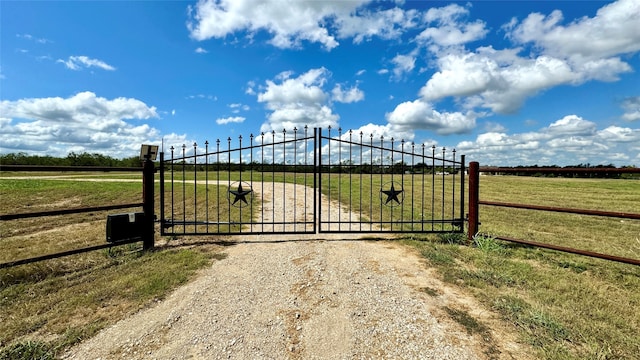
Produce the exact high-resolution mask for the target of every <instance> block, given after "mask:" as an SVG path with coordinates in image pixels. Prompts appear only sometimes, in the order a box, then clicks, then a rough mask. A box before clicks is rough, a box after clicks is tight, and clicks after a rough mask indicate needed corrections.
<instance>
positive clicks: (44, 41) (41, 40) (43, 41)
mask: <svg viewBox="0 0 640 360" xmlns="http://www.w3.org/2000/svg"><path fill="white" fill-rule="evenodd" d="M16 37H18V38H20V39H27V40H30V41H35V42H37V43H39V44H47V43H52V42H53V41H51V40H49V39H46V38H37V37H35V36H33V35H31V34H16Z"/></svg>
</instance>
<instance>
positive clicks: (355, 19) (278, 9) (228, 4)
mask: <svg viewBox="0 0 640 360" xmlns="http://www.w3.org/2000/svg"><path fill="white" fill-rule="evenodd" d="M370 2H371V0H353V1H293V2H288V1H287V2H285V1H279V0H263V1H259V2H256V1H252V0H200V1H198V3H197V4H196V5H195V6H193V7H189V13H190V15H189V17H190V19H189V21H188V22H187V28H188V29H189V31H190V34H191V37H192V38H194V39H196V40H200V41H201V40H207V39H210V38H218V39H220V38H225V37H226V36H228V35H231V34H234V33H237V32H245V33H246V36H247V37H248V38H252V37H253V35H254V34H255V33H258V32H260V31H265V32H267V33H269V34H270V35H271V36H272V37H271V39H270V40H269V42H270V43H271V44H272V45H273V46H276V47H279V48H296V47H300V46H301V44H302V42H303V41H307V42H310V43H319V44H321V45H322V46H324V48H325V49H327V50H331V49H333V48H335V47H337V46H338V45H339V43H338V41H337V39H338V38H339V39H347V38H353V42H354V43H361V42H362V41H365V40H368V39H371V38H372V37H379V38H382V39H396V38H398V37H399V36H400V35H402V33H403V32H404V31H406V29H409V28H412V27H415V26H416V19H417V15H418V12H417V11H416V10H407V11H405V10H403V9H400V8H398V7H393V8H389V9H385V10H376V11H370V10H368V9H366V8H365V7H364V5H366V4H368V3H370Z"/></svg>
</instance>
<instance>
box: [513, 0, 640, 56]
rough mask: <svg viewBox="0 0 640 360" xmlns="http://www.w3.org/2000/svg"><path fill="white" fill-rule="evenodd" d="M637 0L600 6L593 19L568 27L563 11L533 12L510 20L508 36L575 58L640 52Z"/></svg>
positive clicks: (586, 19)
mask: <svg viewBox="0 0 640 360" xmlns="http://www.w3.org/2000/svg"><path fill="white" fill-rule="evenodd" d="M638 19H640V2H638V1H637V0H619V1H616V2H613V3H611V4H608V5H605V6H603V7H602V8H600V9H599V10H598V12H597V14H596V15H595V16H594V17H593V18H589V17H583V18H581V19H578V20H576V21H573V22H571V23H570V24H568V25H567V26H563V25H561V24H560V23H561V22H562V20H563V15H562V12H561V11H559V10H556V11H553V12H552V13H551V14H549V15H547V16H545V15H543V14H540V13H533V14H530V15H529V16H527V18H526V19H524V20H523V21H522V22H520V23H518V22H517V21H514V22H512V23H511V24H509V25H508V27H507V28H511V32H510V33H509V36H510V37H511V38H512V39H514V40H516V41H518V42H520V43H528V42H531V43H534V44H535V45H536V46H538V47H541V48H543V49H544V52H545V53H546V54H549V55H552V56H557V57H561V58H570V59H572V60H574V61H580V62H585V61H588V60H599V59H602V58H608V57H611V56H617V55H619V54H627V53H633V52H637V51H640V31H638Z"/></svg>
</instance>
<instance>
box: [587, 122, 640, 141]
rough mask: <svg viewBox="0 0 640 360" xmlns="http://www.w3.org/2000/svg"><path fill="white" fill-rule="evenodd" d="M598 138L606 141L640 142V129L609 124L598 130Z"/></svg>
mask: <svg viewBox="0 0 640 360" xmlns="http://www.w3.org/2000/svg"><path fill="white" fill-rule="evenodd" d="M596 135H597V138H598V139H602V140H603V141H605V142H615V143H636V144H638V143H640V129H631V128H623V127H619V126H609V127H607V128H606V129H603V130H600V131H598V132H597V134H596Z"/></svg>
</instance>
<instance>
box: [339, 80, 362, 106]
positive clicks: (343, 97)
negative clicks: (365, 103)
mask: <svg viewBox="0 0 640 360" xmlns="http://www.w3.org/2000/svg"><path fill="white" fill-rule="evenodd" d="M331 96H332V99H333V101H337V102H341V103H354V102H358V101H362V100H364V92H363V91H362V90H360V89H358V87H357V86H354V87H352V88H350V89H348V90H342V86H340V84H337V85H336V86H335V87H334V88H333V90H331Z"/></svg>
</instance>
